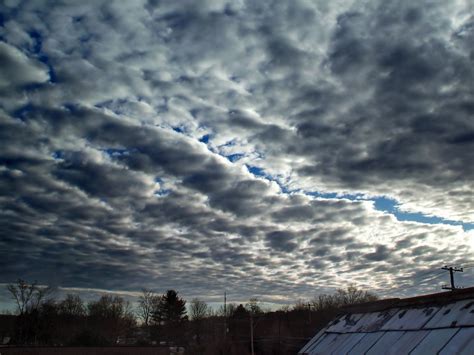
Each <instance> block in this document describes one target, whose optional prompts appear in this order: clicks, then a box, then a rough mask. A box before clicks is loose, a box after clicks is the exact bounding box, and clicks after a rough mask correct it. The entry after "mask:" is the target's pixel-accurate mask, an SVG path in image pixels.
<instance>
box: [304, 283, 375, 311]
mask: <svg viewBox="0 0 474 355" xmlns="http://www.w3.org/2000/svg"><path fill="white" fill-rule="evenodd" d="M376 300H378V297H377V295H375V294H374V293H372V292H369V291H364V290H361V289H358V288H357V287H356V286H355V285H353V284H351V285H349V286H348V287H347V288H346V289H342V288H340V289H337V290H336V292H335V293H334V294H321V295H318V296H317V297H315V298H313V300H312V301H311V305H312V307H313V309H314V310H316V311H319V310H325V309H333V308H339V307H342V306H348V305H352V304H357V303H364V302H371V301H376Z"/></svg>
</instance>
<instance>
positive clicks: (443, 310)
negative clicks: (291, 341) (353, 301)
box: [299, 287, 474, 355]
mask: <svg viewBox="0 0 474 355" xmlns="http://www.w3.org/2000/svg"><path fill="white" fill-rule="evenodd" d="M331 353H334V354H397V355H398V354H435V353H439V354H474V287H471V288H466V289H461V290H455V291H449V292H442V293H436V294H430V295H423V296H418V297H411V298H405V299H400V298H392V299H386V300H380V301H376V302H370V303H364V304H359V305H355V306H351V307H347V308H344V309H343V310H342V312H341V314H340V315H339V316H337V317H336V318H335V319H334V320H333V321H332V322H330V323H329V324H328V325H327V326H326V327H325V328H324V329H322V330H321V331H320V332H319V333H318V334H316V336H315V337H313V338H312V339H311V340H310V341H309V342H308V343H307V344H306V345H305V346H304V347H303V348H302V349H301V350H300V352H299V354H311V355H313V354H331Z"/></svg>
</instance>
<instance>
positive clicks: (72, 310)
mask: <svg viewBox="0 0 474 355" xmlns="http://www.w3.org/2000/svg"><path fill="white" fill-rule="evenodd" d="M58 311H59V314H60V315H62V316H66V317H81V316H84V315H85V314H86V307H85V306H84V302H83V301H82V299H81V297H79V295H73V294H67V295H66V298H65V299H63V300H62V301H61V302H59V304H58Z"/></svg>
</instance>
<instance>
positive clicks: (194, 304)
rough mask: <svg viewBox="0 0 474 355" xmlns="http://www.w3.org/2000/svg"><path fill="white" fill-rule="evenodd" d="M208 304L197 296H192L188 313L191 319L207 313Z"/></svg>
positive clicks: (204, 315) (196, 318) (197, 318)
mask: <svg viewBox="0 0 474 355" xmlns="http://www.w3.org/2000/svg"><path fill="white" fill-rule="evenodd" d="M208 311H209V306H208V305H207V303H206V302H204V301H202V300H200V299H199V298H194V299H193V300H192V301H191V304H190V306H189V315H190V316H191V319H192V320H201V319H203V318H205V317H206V316H207V315H208Z"/></svg>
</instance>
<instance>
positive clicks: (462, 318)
mask: <svg viewBox="0 0 474 355" xmlns="http://www.w3.org/2000/svg"><path fill="white" fill-rule="evenodd" d="M461 325H474V301H473V300H472V299H471V300H465V301H458V302H456V303H450V304H447V305H445V306H443V307H441V309H440V310H439V312H438V313H436V315H435V316H434V317H433V318H432V319H431V320H430V321H429V322H428V323H427V324H426V325H425V328H438V327H440V328H441V327H453V326H461Z"/></svg>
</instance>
